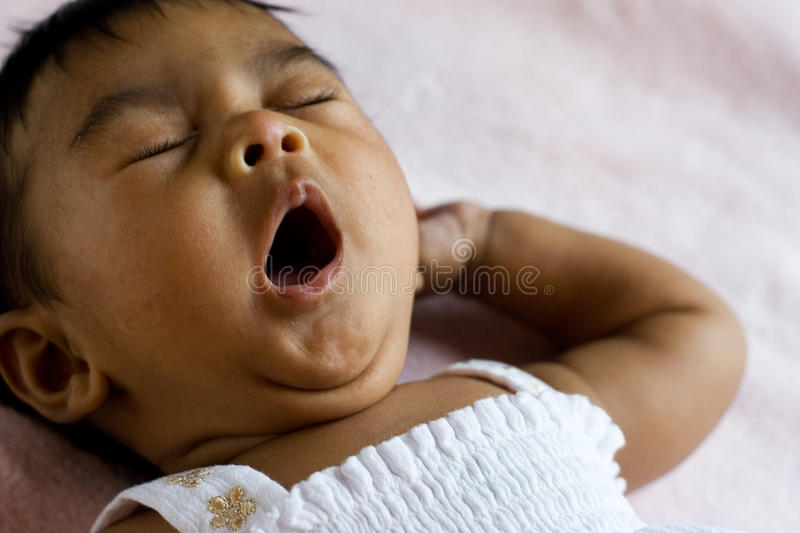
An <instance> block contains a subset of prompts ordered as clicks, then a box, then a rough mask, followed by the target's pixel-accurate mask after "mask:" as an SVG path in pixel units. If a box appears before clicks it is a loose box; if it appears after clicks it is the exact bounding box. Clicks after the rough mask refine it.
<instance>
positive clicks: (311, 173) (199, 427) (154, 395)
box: [21, 2, 418, 462]
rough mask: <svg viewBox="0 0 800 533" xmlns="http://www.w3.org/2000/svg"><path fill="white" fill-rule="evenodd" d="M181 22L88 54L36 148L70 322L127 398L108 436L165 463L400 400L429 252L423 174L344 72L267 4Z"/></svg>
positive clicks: (33, 173) (41, 128)
mask: <svg viewBox="0 0 800 533" xmlns="http://www.w3.org/2000/svg"><path fill="white" fill-rule="evenodd" d="M163 8H164V11H165V15H166V16H165V17H160V16H158V15H154V14H151V13H147V12H141V13H134V14H130V15H126V17H125V18H124V19H123V20H117V21H115V22H113V24H112V27H113V28H114V29H115V31H116V32H118V33H119V35H120V36H121V37H122V40H112V39H109V38H106V37H99V36H95V37H94V39H95V42H94V43H87V42H81V43H75V44H73V45H71V47H70V49H69V50H68V53H67V56H66V64H65V66H66V72H64V71H61V70H59V69H58V68H57V67H55V66H53V65H49V66H48V67H47V68H46V69H45V71H44V72H43V75H42V76H40V78H39V81H38V82H37V83H36V85H35V86H34V89H33V92H32V99H31V102H30V106H29V107H30V109H31V111H30V116H29V124H36V125H37V126H35V127H29V128H28V129H27V130H26V131H25V132H24V134H23V135H22V137H21V138H22V139H23V141H24V142H26V143H28V149H27V150H26V151H24V153H26V154H27V156H26V157H27V158H28V160H29V162H30V174H29V177H28V180H29V181H28V184H29V185H28V191H27V193H26V194H27V198H28V204H27V205H26V209H27V210H28V212H29V213H35V217H33V222H32V224H33V226H32V229H33V232H34V234H35V235H37V236H38V240H39V242H40V246H41V247H42V248H43V250H44V251H45V256H46V257H48V258H49V259H50V260H52V261H53V264H54V265H55V271H56V277H57V282H58V284H59V286H60V287H61V288H62V294H63V297H64V303H63V304H57V305H56V306H55V312H56V314H57V316H58V320H59V321H60V323H61V324H62V326H63V329H64V332H65V334H66V341H67V342H68V343H69V346H70V349H71V350H72V352H74V353H76V354H78V355H80V356H81V357H83V358H85V359H86V360H87V361H88V362H89V364H90V366H92V367H94V368H98V369H100V370H102V372H103V373H104V374H105V375H106V376H107V377H108V379H109V380H110V382H111V383H112V385H113V388H112V396H111V397H110V399H109V401H108V402H107V403H106V406H104V408H103V409H101V411H100V412H98V413H97V414H96V415H93V416H94V420H93V421H94V422H96V423H97V424H98V425H100V426H101V427H103V428H104V429H106V430H107V431H109V432H110V433H111V434H112V435H114V436H115V437H117V438H118V439H120V440H121V441H122V442H123V443H126V444H128V445H129V446H131V447H133V448H134V449H136V450H137V451H139V452H140V453H142V454H143V455H144V456H145V457H148V458H149V459H151V460H153V461H155V462H158V461H159V460H160V459H162V458H163V457H165V456H167V455H170V454H172V453H176V452H177V451H179V450H180V449H181V448H182V447H185V446H189V445H191V444H192V443H195V442H197V441H200V440H202V439H206V438H213V437H219V436H224V435H251V434H252V435H263V434H271V433H278V432H284V431H287V430H291V429H293V428H296V427H299V426H304V425H308V424H310V423H313V422H317V421H321V420H328V419H332V418H337V417H341V416H345V415H347V414H351V413H354V412H357V411H359V410H361V409H364V408H365V407H367V406H369V405H371V404H372V403H374V402H376V401H377V400H378V399H380V398H381V397H382V396H383V395H385V394H386V393H387V392H388V391H389V390H390V389H391V388H392V386H393V385H394V383H395V380H396V378H397V376H398V375H399V373H400V370H401V368H402V364H403V361H404V357H405V353H406V348H407V341H408V330H409V321H410V314H411V305H412V300H413V291H412V290H410V289H411V287H409V286H408V283H409V281H408V280H409V276H410V274H411V272H412V270H413V268H414V266H415V265H416V263H417V253H418V252H417V250H418V243H417V226H416V217H415V213H414V209H413V204H412V202H411V200H410V197H409V193H408V190H407V187H406V184H405V181H404V178H403V175H402V172H401V170H400V169H399V167H398V165H397V163H396V161H395V159H394V157H393V155H392V153H391V151H390V150H389V148H388V147H387V146H386V144H385V142H384V140H383V139H382V138H381V136H380V135H379V134H378V132H377V131H376V130H375V128H374V127H373V125H372V124H371V123H370V121H369V120H368V119H367V118H366V117H365V116H364V115H363V113H362V112H361V110H360V109H359V107H358V106H357V105H356V103H355V102H354V101H353V99H352V97H351V96H350V94H349V93H348V91H347V89H346V88H345V87H344V86H343V84H342V82H341V81H340V80H339V79H338V78H337V77H336V76H335V74H334V73H333V72H331V70H329V69H328V68H327V67H326V66H325V65H324V64H323V63H322V62H321V61H320V60H318V59H317V58H316V57H315V56H313V55H312V54H311V53H310V52H309V51H308V50H307V49H305V48H303V44H302V43H301V42H300V41H299V40H298V39H297V38H296V37H294V36H293V35H292V34H291V33H290V32H288V31H287V30H286V29H285V28H284V27H282V26H281V25H280V24H279V23H278V22H277V21H275V20H273V19H272V18H271V17H268V16H267V15H265V14H263V13H262V12H260V11H258V10H257V9H255V8H251V7H250V6H245V5H227V4H225V3H223V2H209V3H205V4H203V5H202V6H200V7H198V6H196V5H192V4H191V3H188V2H187V3H186V4H184V3H180V2H179V3H168V4H165V5H164V6H163ZM87 117H88V118H87ZM287 213H288V215H287ZM273 245H275V246H273ZM270 250H272V257H271V258H270V259H269V260H268V257H269V254H270ZM268 262H269V263H272V267H273V268H272V269H271V270H270V272H269V275H267V273H266V272H265V268H264V267H265V264H266V263H268ZM301 267H310V268H307V269H306V270H305V272H310V274H308V276H306V277H304V276H302V275H301V276H299V277H298V276H297V271H298V270H299V269H300V268H301ZM375 267H380V268H381V269H382V272H383V273H384V275H383V276H382V279H383V281H386V280H387V279H388V278H387V276H386V275H385V273H386V272H389V271H390V270H391V271H393V272H394V273H395V275H396V276H397V283H398V285H397V286H395V287H389V285H388V284H386V285H385V286H384V287H383V289H384V290H383V291H381V290H378V289H377V288H376V283H375V279H376V278H378V277H381V276H375V275H374V274H375V272H376V268H375ZM280 270H282V272H281V271H280ZM287 271H293V272H294V274H292V273H289V274H288V275H287ZM370 271H371V272H372V276H371V279H370V280H369V282H368V283H362V282H363V281H364V279H363V278H364V274H365V272H370ZM404 289H405V290H404ZM122 415H124V417H123V419H120V417H121V416H122Z"/></svg>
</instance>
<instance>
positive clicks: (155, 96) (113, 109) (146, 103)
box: [70, 86, 175, 148]
mask: <svg viewBox="0 0 800 533" xmlns="http://www.w3.org/2000/svg"><path fill="white" fill-rule="evenodd" d="M174 103H175V97H174V96H170V95H169V92H168V91H167V89H166V87H163V86H154V87H131V88H128V89H123V90H121V91H119V92H116V93H113V94H109V95H107V96H104V97H103V98H101V99H100V100H98V101H97V102H96V103H95V104H94V105H93V106H92V110H91V111H90V112H89V114H88V115H86V118H85V119H84V121H83V125H82V126H81V128H80V130H78V133H77V134H76V135H75V137H74V138H73V139H72V143H71V144H70V148H75V147H77V146H79V145H81V144H83V143H85V142H86V141H87V139H90V138H91V137H92V136H93V135H95V134H96V133H97V132H98V131H101V130H102V129H103V128H104V127H105V126H106V125H107V124H109V123H110V122H113V121H114V120H115V119H116V118H118V117H119V116H120V115H121V114H122V113H124V112H126V111H129V110H131V109H158V108H162V109H163V108H164V107H166V106H168V105H170V104H174Z"/></svg>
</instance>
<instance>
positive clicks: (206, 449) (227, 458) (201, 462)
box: [156, 435, 277, 474]
mask: <svg viewBox="0 0 800 533" xmlns="http://www.w3.org/2000/svg"><path fill="white" fill-rule="evenodd" d="M276 437H277V435H243V436H237V437H215V438H211V439H207V440H204V441H202V442H200V443H198V444H196V445H194V446H192V447H191V448H190V449H188V450H183V451H181V452H179V453H177V454H174V455H172V456H170V457H166V458H165V459H164V460H162V461H159V462H158V464H156V466H157V467H158V468H159V469H160V470H161V471H162V472H164V474H174V473H176V472H183V471H185V470H190V469H192V468H198V467H201V466H208V465H218V464H231V463H235V462H236V458H237V457H240V456H242V455H246V454H247V453H248V452H250V451H251V450H253V449H255V448H258V447H260V446H262V445H264V444H265V443H267V442H269V441H271V440H273V439H275V438H276Z"/></svg>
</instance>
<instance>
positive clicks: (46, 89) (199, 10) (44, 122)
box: [25, 0, 325, 144]
mask: <svg viewBox="0 0 800 533" xmlns="http://www.w3.org/2000/svg"><path fill="white" fill-rule="evenodd" d="M109 30H110V35H107V34H104V33H102V32H99V31H91V30H89V31H87V32H85V33H84V34H81V35H77V36H75V38H73V39H72V40H70V41H69V42H68V43H66V45H65V46H64V47H63V49H62V50H61V51H60V53H59V54H54V55H53V56H52V57H51V58H49V60H48V61H47V63H46V64H45V66H44V67H43V68H42V70H41V73H40V74H39V75H38V76H37V77H36V79H35V80H34V82H33V84H32V86H31V90H30V94H29V106H28V109H27V111H28V112H29V114H30V115H31V117H30V118H31V120H29V121H26V122H27V123H28V124H30V125H32V127H31V128H27V127H26V130H29V131H27V132H26V133H30V134H32V135H25V137H28V138H29V139H33V140H34V141H33V142H40V141H45V140H46V142H48V143H50V142H52V139H47V137H48V134H51V133H53V131H54V127H53V124H54V123H55V124H58V125H61V126H63V125H65V124H70V123H74V122H75V121H76V120H80V118H78V117H80V116H81V115H85V114H86V113H87V112H89V109H90V108H91V106H92V105H93V104H94V103H96V102H97V101H98V100H100V99H102V98H104V97H107V96H109V95H112V94H114V93H119V92H121V91H124V90H125V89H132V90H136V89H137V87H141V86H144V85H151V86H155V85H158V86H159V87H160V88H162V89H169V90H175V89H179V88H180V86H182V85H186V84H189V83H196V82H197V81H198V80H199V79H208V77H209V76H213V75H215V74H214V72H215V71H214V70H213V69H211V68H208V69H206V68H196V69H193V70H192V71H191V72H190V74H191V76H192V79H189V78H188V77H187V76H186V75H185V74H186V73H185V72H182V71H185V68H184V67H185V66H186V65H187V64H190V63H193V64H195V65H199V66H201V67H205V66H210V65H212V64H215V63H216V64H220V65H225V66H230V67H233V66H238V65H237V64H241V65H242V66H244V67H245V68H247V65H248V63H249V65H251V66H256V65H257V64H258V63H265V62H266V61H267V60H272V61H273V62H274V63H280V62H282V61H286V60H292V59H293V58H295V57H296V56H302V55H304V54H305V55H310V56H314V57H316V58H317V59H318V60H319V62H321V63H325V60H324V59H322V58H320V57H319V56H316V54H315V53H314V52H313V51H311V50H310V49H308V48H306V47H305V46H304V45H303V44H302V42H301V41H300V40H299V39H298V38H297V37H296V36H294V35H293V34H292V33H291V32H290V31H289V30H288V29H287V28H286V27H285V26H284V25H283V24H282V23H281V22H279V21H278V20H277V19H275V18H274V17H272V16H271V15H269V14H268V13H267V12H264V11H262V10H260V9H258V8H255V7H252V6H250V5H248V4H245V3H243V2H227V1H224V0H212V1H209V0H204V1H202V2H197V3H196V2H185V1H183V0H179V1H178V2H169V3H165V5H164V7H163V8H162V9H161V11H159V12H153V11H150V10H145V9H140V10H135V11H127V12H123V13H121V14H119V15H116V16H114V17H112V18H111V19H110V20H109ZM173 92H174V91H173ZM112 103H113V102H112ZM37 125H38V126H40V127H39V128H37V127H36V126H37ZM26 144H27V143H26Z"/></svg>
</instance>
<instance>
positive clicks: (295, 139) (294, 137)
mask: <svg viewBox="0 0 800 533" xmlns="http://www.w3.org/2000/svg"><path fill="white" fill-rule="evenodd" d="M301 148H303V138H302V137H301V136H300V135H299V134H298V133H296V132H290V133H288V134H287V135H285V136H284V137H283V140H282V141H281V149H283V151H284V152H287V153H291V152H297V151H298V150H300V149H301Z"/></svg>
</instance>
